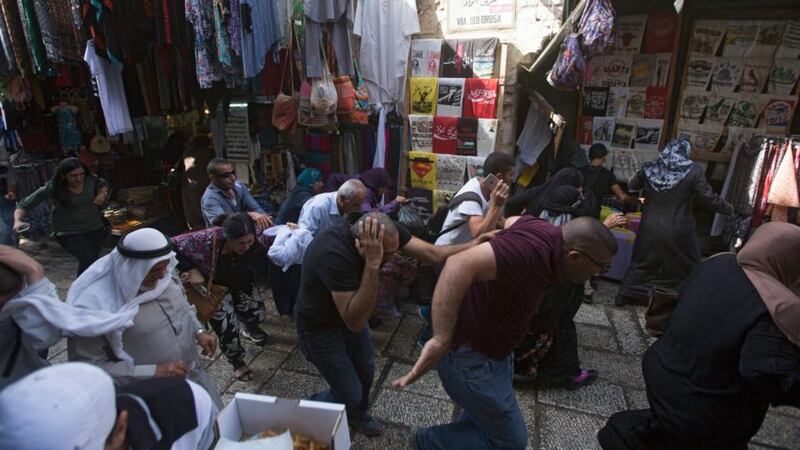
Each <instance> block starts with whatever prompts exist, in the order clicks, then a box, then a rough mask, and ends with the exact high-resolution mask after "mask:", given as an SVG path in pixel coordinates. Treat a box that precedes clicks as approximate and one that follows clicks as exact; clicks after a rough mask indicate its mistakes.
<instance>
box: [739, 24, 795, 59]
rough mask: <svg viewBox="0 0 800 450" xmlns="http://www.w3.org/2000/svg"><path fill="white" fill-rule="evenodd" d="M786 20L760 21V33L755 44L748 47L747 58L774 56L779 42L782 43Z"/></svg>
mask: <svg viewBox="0 0 800 450" xmlns="http://www.w3.org/2000/svg"><path fill="white" fill-rule="evenodd" d="M784 28H786V22H784V21H783V20H762V21H761V22H760V23H759V27H758V34H756V40H755V42H754V43H753V45H752V46H751V47H750V48H749V49H747V51H746V52H745V56H746V57H747V58H772V57H773V56H774V55H775V50H776V49H777V48H778V44H780V43H781V35H782V34H783V29H784Z"/></svg>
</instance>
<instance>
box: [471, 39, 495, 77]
mask: <svg viewBox="0 0 800 450" xmlns="http://www.w3.org/2000/svg"><path fill="white" fill-rule="evenodd" d="M498 42H500V39H497V38H487V39H473V45H472V76H473V77H475V78H492V76H494V60H495V57H494V55H495V52H496V51H497V44H498Z"/></svg>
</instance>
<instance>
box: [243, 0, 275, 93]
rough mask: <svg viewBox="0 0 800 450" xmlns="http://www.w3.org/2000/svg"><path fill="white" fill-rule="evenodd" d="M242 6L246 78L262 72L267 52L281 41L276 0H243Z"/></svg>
mask: <svg viewBox="0 0 800 450" xmlns="http://www.w3.org/2000/svg"><path fill="white" fill-rule="evenodd" d="M240 8H241V9H240V11H241V15H242V17H241V21H242V65H243V66H244V76H245V78H251V77H254V76H256V75H258V73H259V72H261V69H263V68H264V61H265V60H266V57H267V53H270V51H271V50H272V49H273V48H274V47H275V44H277V43H278V42H280V40H281V36H280V25H279V24H278V14H277V7H276V4H275V0H260V1H259V0H241V3H240ZM270 56H271V57H273V58H274V57H275V55H270Z"/></svg>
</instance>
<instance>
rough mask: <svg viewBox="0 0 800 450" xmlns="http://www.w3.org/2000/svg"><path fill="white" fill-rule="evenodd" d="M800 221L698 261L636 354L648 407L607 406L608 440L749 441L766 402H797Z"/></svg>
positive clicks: (700, 445)
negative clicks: (667, 315)
mask: <svg viewBox="0 0 800 450" xmlns="http://www.w3.org/2000/svg"><path fill="white" fill-rule="evenodd" d="M799 292H800V228H798V227H797V226H795V225H793V224H789V223H785V222H771V223H767V224H765V225H762V226H761V227H759V228H758V229H757V230H756V231H755V233H753V236H752V237H751V238H750V240H749V241H748V243H747V244H746V245H745V246H744V248H743V249H742V251H741V252H740V253H739V254H738V255H734V254H731V253H723V254H720V255H717V256H715V257H712V258H710V259H709V260H707V261H705V262H704V263H702V264H701V265H700V266H698V267H697V268H696V269H695V270H694V271H693V272H692V274H691V275H690V276H689V278H688V279H687V280H686V282H685V283H684V285H683V286H682V289H681V293H680V298H679V299H678V306H677V308H676V309H675V312H674V313H673V315H672V318H671V320H670V323H669V326H668V328H667V330H666V333H665V334H664V335H663V336H662V337H661V338H660V339H659V340H658V341H656V342H655V343H654V344H653V345H652V346H650V348H649V349H647V352H646V353H645V356H644V360H643V362H642V368H643V373H644V380H645V384H646V386H647V400H648V402H649V403H650V409H646V410H634V411H624V412H620V413H617V414H614V415H613V416H611V418H610V419H609V421H608V423H607V424H606V426H605V427H604V428H603V429H601V430H600V432H599V433H598V439H599V440H600V445H601V446H602V447H603V448H604V449H606V450H610V449H614V450H616V449H645V448H646V449H720V450H722V449H746V448H747V444H748V442H749V441H750V439H751V438H752V437H753V436H754V435H755V434H756V433H757V432H758V430H759V428H761V424H762V422H763V421H764V417H765V414H766V412H767V409H768V408H769V406H770V405H772V406H780V405H790V406H794V407H800V356H799V355H800V353H799V352H800V297H798V293H799Z"/></svg>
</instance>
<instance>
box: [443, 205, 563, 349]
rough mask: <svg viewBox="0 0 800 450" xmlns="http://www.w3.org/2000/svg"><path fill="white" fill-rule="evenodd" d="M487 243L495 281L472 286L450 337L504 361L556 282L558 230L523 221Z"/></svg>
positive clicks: (559, 259)
mask: <svg viewBox="0 0 800 450" xmlns="http://www.w3.org/2000/svg"><path fill="white" fill-rule="evenodd" d="M489 244H490V245H491V246H492V251H493V252H494V257H495V261H496V264H497V278H496V279H495V280H492V281H478V282H474V283H472V286H471V287H470V289H469V291H468V292H467V296H466V297H465V298H464V302H463V304H462V305H461V310H460V311H459V315H458V322H457V324H456V330H455V333H454V336H453V347H454V348H457V347H459V346H461V345H464V344H469V345H470V347H472V348H473V349H474V350H477V351H479V352H482V353H485V354H486V355H488V356H490V357H492V358H503V357H505V356H508V355H509V354H510V353H511V352H512V351H513V350H514V348H515V347H516V346H517V345H518V344H519V343H520V342H522V339H523V338H524V337H525V333H527V332H528V329H529V328H530V324H531V320H532V319H533V316H534V314H536V311H537V310H538V309H539V304H540V303H541V302H542V298H544V294H545V292H546V291H547V290H548V289H549V288H550V287H551V286H553V285H555V284H556V283H557V282H558V281H559V279H560V278H561V271H562V260H563V254H562V251H563V250H562V248H563V237H562V234H561V228H557V227H555V226H553V225H551V224H550V223H549V222H547V221H544V220H541V219H538V218H535V217H532V216H523V217H521V218H520V219H518V220H517V222H516V223H515V224H514V225H512V226H511V228H508V229H506V230H503V231H501V232H500V233H498V234H497V236H495V237H494V238H492V240H491V241H489Z"/></svg>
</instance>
